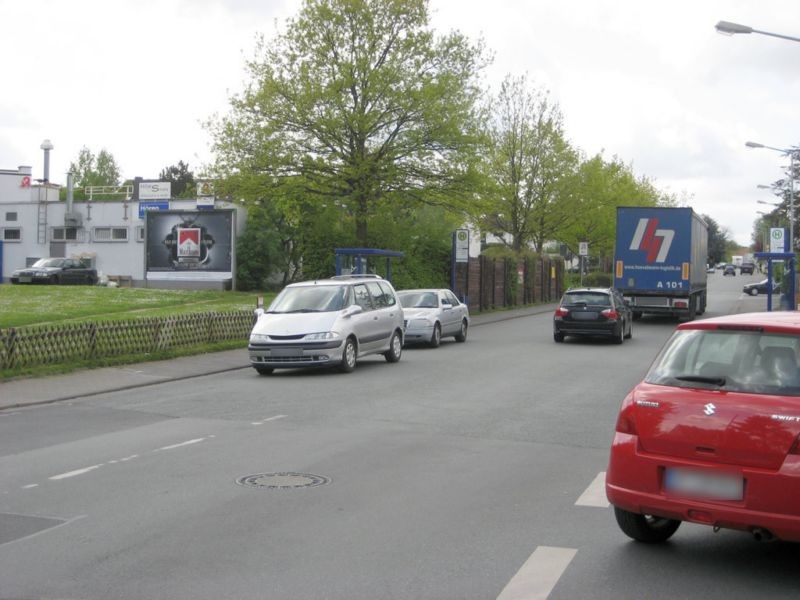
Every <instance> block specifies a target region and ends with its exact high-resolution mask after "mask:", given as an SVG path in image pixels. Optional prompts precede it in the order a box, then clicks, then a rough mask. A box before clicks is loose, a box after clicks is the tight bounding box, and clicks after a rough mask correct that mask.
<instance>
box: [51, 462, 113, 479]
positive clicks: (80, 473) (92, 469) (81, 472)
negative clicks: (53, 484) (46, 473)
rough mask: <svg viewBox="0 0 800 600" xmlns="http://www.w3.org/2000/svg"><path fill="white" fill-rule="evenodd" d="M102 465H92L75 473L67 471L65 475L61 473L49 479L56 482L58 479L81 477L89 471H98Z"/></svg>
mask: <svg viewBox="0 0 800 600" xmlns="http://www.w3.org/2000/svg"><path fill="white" fill-rule="evenodd" d="M102 466H103V465H93V466H91V467H85V468H83V469H77V470H75V471H69V472H67V473H61V475H53V476H52V477H50V479H52V480H53V481H58V480H59V479H67V478H68V477H75V476H77V475H83V474H84V473H88V472H89V471H94V470H95V469H99V468H100V467H102Z"/></svg>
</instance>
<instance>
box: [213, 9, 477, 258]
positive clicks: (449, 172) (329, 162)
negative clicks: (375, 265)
mask: <svg viewBox="0 0 800 600" xmlns="http://www.w3.org/2000/svg"><path fill="white" fill-rule="evenodd" d="M428 20H429V17H428V3H427V0H305V2H304V3H303V6H302V8H301V10H300V12H299V14H298V16H297V17H295V18H293V19H290V20H289V21H288V22H287V25H286V28H285V31H283V32H282V33H280V34H278V35H277V36H276V37H275V38H274V39H271V40H266V39H264V38H263V37H262V38H261V39H260V41H259V44H258V49H257V55H256V58H255V59H254V60H252V61H250V62H249V64H248V65H247V67H248V71H249V75H250V77H251V82H250V84H249V85H248V86H247V88H246V89H245V91H244V92H243V93H241V94H240V95H238V96H236V97H234V98H232V100H231V111H230V113H229V114H228V115H227V116H225V117H223V118H221V119H216V120H213V121H212V122H210V123H209V127H210V129H211V131H212V134H213V135H214V139H215V145H214V147H215V152H216V157H217V161H216V170H217V171H218V174H219V175H221V176H223V177H225V176H230V175H231V174H237V176H238V177H240V178H241V177H250V178H253V179H255V180H256V183H255V187H256V188H257V189H258V190H259V194H260V195H262V196H265V197H268V198H269V199H270V201H272V202H276V203H282V210H283V211H284V212H285V213H286V214H287V215H288V216H289V217H290V218H291V215H292V214H293V215H294V218H295V219H299V218H301V215H300V213H301V211H302V210H304V208H306V207H307V205H308V203H311V204H324V203H328V204H330V203H336V205H337V206H338V207H339V209H340V210H341V211H344V212H345V213H346V214H347V215H348V216H350V217H352V219H353V222H354V228H355V237H356V239H357V242H358V243H359V244H363V245H366V244H367V241H368V229H367V228H368V223H369V221H370V219H371V218H372V217H373V216H374V215H375V214H377V213H378V211H380V210H381V209H382V208H385V207H386V206H387V205H389V206H391V205H398V204H399V205H411V204H414V203H428V204H443V205H448V204H453V203H455V201H456V199H459V198H463V197H465V196H466V195H467V194H468V193H469V191H470V190H471V189H472V185H471V181H470V175H471V173H472V172H473V171H472V169H471V164H472V159H473V156H474V154H475V145H476V141H477V137H476V135H475V133H474V132H475V127H474V126H473V123H474V117H475V106H476V104H477V99H478V98H479V96H480V93H481V90H480V87H479V86H478V82H477V74H478V73H479V71H480V69H481V67H482V66H483V64H484V62H485V61H484V57H483V48H482V46H481V44H473V43H470V42H469V41H468V40H467V39H466V38H465V37H464V36H463V35H461V34H459V33H457V32H453V33H449V34H447V35H444V36H437V35H435V34H434V33H433V31H432V29H431V28H430V27H429V22H428ZM288 190H291V193H290V192H289V191H288Z"/></svg>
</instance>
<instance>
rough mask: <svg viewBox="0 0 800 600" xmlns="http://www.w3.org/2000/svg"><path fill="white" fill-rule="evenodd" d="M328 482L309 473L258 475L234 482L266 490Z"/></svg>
mask: <svg viewBox="0 0 800 600" xmlns="http://www.w3.org/2000/svg"><path fill="white" fill-rule="evenodd" d="M330 482H331V480H330V479H329V478H328V477H323V476H322V475H312V474H311V473H259V474H258V475H245V476H244V477H239V479H237V480H236V483H238V484H239V485H243V486H246V487H253V488H259V489H267V490H288V489H294V488H304V487H314V486H316V485H325V484H326V483H330Z"/></svg>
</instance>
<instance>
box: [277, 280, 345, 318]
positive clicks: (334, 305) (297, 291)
mask: <svg viewBox="0 0 800 600" xmlns="http://www.w3.org/2000/svg"><path fill="white" fill-rule="evenodd" d="M349 291H350V286H347V285H304V286H300V287H287V288H284V290H283V291H282V292H281V293H280V294H278V296H277V298H275V300H273V301H272V304H270V306H269V310H267V312H268V313H307V312H331V311H337V310H342V309H343V308H346V307H347V306H348V305H349V304H350V293H349Z"/></svg>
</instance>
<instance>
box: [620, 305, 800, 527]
mask: <svg viewBox="0 0 800 600" xmlns="http://www.w3.org/2000/svg"><path fill="white" fill-rule="evenodd" d="M798 356H800V322H798V320H797V316H796V313H794V312H793V311H777V312H754V313H745V314H736V315H728V316H724V317H716V318H712V319H706V320H702V321H693V322H690V323H684V324H682V325H679V326H678V327H677V330H676V331H675V332H674V334H673V335H672V337H671V338H670V340H669V341H668V342H667V343H666V344H665V345H664V347H663V348H662V350H661V352H660V353H659V355H658V356H657V357H656V359H655V361H654V362H653V365H652V366H651V367H650V370H649V371H648V373H647V375H646V376H645V377H644V380H643V381H642V382H641V383H639V384H637V385H636V386H635V387H634V388H633V390H631V392H629V393H628V395H627V396H626V397H625V399H624V400H623V401H622V405H621V407H620V410H619V415H618V418H617V424H616V428H615V429H616V431H615V433H614V439H613V442H612V444H611V452H610V459H609V464H608V469H607V471H606V495H607V497H608V500H609V502H610V503H611V504H612V505H613V506H614V514H615V517H616V520H617V523H618V525H619V527H620V529H621V530H622V531H623V533H625V534H626V535H627V536H629V537H631V538H633V539H634V540H637V541H640V542H645V543H658V542H663V541H665V540H667V539H668V538H669V537H671V536H672V535H673V534H674V533H675V531H676V530H677V529H678V527H679V525H680V524H681V522H683V521H689V522H692V523H697V524H700V525H707V526H709V527H713V528H714V530H715V531H716V530H717V529H719V528H720V527H722V528H727V529H733V530H739V531H745V532H749V533H750V534H751V535H752V536H753V537H754V538H755V539H756V540H770V539H775V538H777V539H782V540H786V541H793V542H800V506H798V503H797V502H796V499H797V498H800V469H799V468H798V466H800V450H799V449H798V444H800V442H799V440H800V410H798V405H799V401H800V369H799V368H798Z"/></svg>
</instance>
